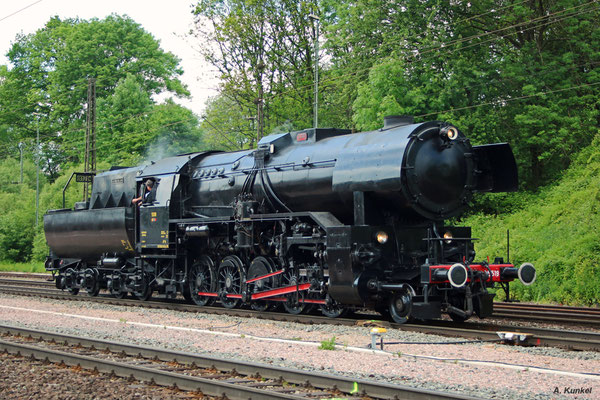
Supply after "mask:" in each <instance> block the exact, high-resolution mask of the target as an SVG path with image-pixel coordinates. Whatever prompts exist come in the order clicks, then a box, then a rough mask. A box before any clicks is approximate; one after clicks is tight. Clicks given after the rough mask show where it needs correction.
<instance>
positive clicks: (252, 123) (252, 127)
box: [246, 116, 258, 149]
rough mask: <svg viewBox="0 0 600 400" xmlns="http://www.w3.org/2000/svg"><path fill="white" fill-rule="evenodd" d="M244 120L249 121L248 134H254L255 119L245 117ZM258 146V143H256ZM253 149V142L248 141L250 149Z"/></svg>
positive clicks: (251, 140)
mask: <svg viewBox="0 0 600 400" xmlns="http://www.w3.org/2000/svg"><path fill="white" fill-rule="evenodd" d="M246 119H247V120H248V121H250V132H254V121H256V117H252V116H250V117H246ZM257 146H258V143H257ZM253 147H254V140H253V139H250V148H251V149H252V148H253Z"/></svg>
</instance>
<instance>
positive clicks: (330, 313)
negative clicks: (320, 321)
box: [320, 295, 348, 318]
mask: <svg viewBox="0 0 600 400" xmlns="http://www.w3.org/2000/svg"><path fill="white" fill-rule="evenodd" d="M320 308H321V313H322V314H323V315H324V316H326V317H328V318H338V317H341V316H343V315H344V314H346V313H347V312H348V308H347V307H344V306H342V305H341V304H339V303H338V302H336V301H335V300H333V299H331V298H330V297H329V295H328V296H327V303H325V304H321V306H320Z"/></svg>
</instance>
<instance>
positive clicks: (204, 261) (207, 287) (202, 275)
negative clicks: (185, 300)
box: [187, 255, 217, 306]
mask: <svg viewBox="0 0 600 400" xmlns="http://www.w3.org/2000/svg"><path fill="white" fill-rule="evenodd" d="M216 275H217V272H216V268H215V263H214V262H213V260H212V258H210V257H209V256H207V255H203V256H201V257H200V258H199V259H198V260H197V261H196V262H195V263H194V264H193V265H192V267H191V268H190V271H189V276H188V284H187V290H188V291H189V296H190V299H191V300H192V302H193V303H194V304H196V305H199V306H210V305H211V304H213V303H214V301H215V298H214V297H211V296H207V295H202V294H199V293H214V292H216V291H217V289H216V287H217V277H216Z"/></svg>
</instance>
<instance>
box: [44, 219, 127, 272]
mask: <svg viewBox="0 0 600 400" xmlns="http://www.w3.org/2000/svg"><path fill="white" fill-rule="evenodd" d="M44 231H45V233H46V241H47V242H48V246H49V247H50V248H51V249H52V251H53V252H54V253H55V254H56V256H58V257H63V258H81V259H89V260H94V261H95V260H98V259H99V258H100V256H101V255H102V254H103V253H114V254H116V255H122V256H131V255H132V254H133V246H132V243H134V241H133V240H134V239H133V208H132V207H115V208H102V209H96V210H78V211H60V212H52V213H49V214H46V215H45V216H44Z"/></svg>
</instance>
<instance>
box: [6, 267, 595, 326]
mask: <svg viewBox="0 0 600 400" xmlns="http://www.w3.org/2000/svg"><path fill="white" fill-rule="evenodd" d="M1 276H4V277H5V278H0V284H3V285H22V286H35V287H54V283H53V282H52V281H47V279H49V278H51V275H50V274H32V273H22V272H0V277H1ZM15 278H18V279H15ZM25 278H30V279H25ZM31 278H33V279H46V280H43V281H41V280H40V281H35V280H33V279H31ZM493 318H503V319H519V320H531V321H541V322H553V323H556V322H558V323H564V324H576V325H592V326H594V327H597V328H599V329H600V308H588V307H571V306H559V305H546V304H524V303H505V302H495V303H494V314H493Z"/></svg>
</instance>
